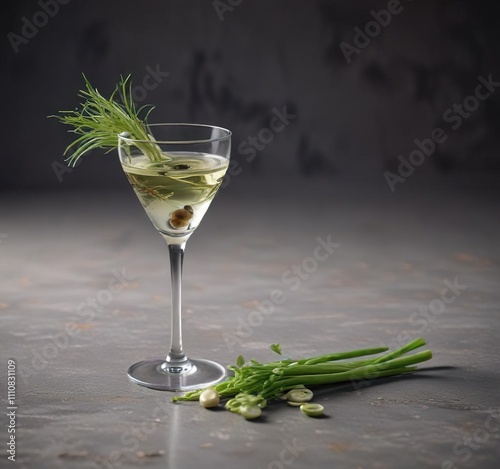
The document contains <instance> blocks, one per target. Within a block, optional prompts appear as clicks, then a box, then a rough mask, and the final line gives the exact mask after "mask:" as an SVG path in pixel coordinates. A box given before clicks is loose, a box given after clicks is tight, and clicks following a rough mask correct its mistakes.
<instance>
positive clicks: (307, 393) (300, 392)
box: [286, 388, 313, 402]
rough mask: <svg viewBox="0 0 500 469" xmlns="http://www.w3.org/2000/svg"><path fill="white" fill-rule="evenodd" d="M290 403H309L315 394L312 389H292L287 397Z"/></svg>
mask: <svg viewBox="0 0 500 469" xmlns="http://www.w3.org/2000/svg"><path fill="white" fill-rule="evenodd" d="M286 398H287V400H288V401H292V402H309V401H310V400H311V399H312V398H313V392H312V391H311V390H310V389H307V388H304V389H292V390H291V391H289V392H288V394H287V395H286Z"/></svg>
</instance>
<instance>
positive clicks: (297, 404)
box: [286, 401, 303, 407]
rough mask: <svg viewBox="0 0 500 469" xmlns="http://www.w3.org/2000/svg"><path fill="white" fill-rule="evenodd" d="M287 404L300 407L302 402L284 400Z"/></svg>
mask: <svg viewBox="0 0 500 469" xmlns="http://www.w3.org/2000/svg"><path fill="white" fill-rule="evenodd" d="M286 403H287V404H288V405H291V406H292V407H300V406H301V405H302V404H303V402H294V401H286Z"/></svg>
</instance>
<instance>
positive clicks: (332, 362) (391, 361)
mask: <svg viewBox="0 0 500 469" xmlns="http://www.w3.org/2000/svg"><path fill="white" fill-rule="evenodd" d="M423 345H425V341H424V339H422V338H420V337H419V338H417V339H415V340H413V341H411V342H410V343H408V344H406V345H404V346H403V347H400V348H398V349H397V350H394V351H392V352H388V350H389V349H388V347H376V348H368V349H360V350H352V351H349V352H340V353H331V354H327V355H321V356H316V357H311V358H305V359H302V360H293V359H283V360H279V361H273V362H269V363H259V362H257V361H255V360H250V362H249V363H245V360H244V358H243V357H242V356H239V357H238V359H237V360H236V365H232V366H229V367H228V368H229V369H230V370H231V371H233V372H234V376H231V377H230V378H228V379H227V380H225V381H223V382H221V383H218V384H216V385H215V386H212V389H214V390H215V391H216V392H217V393H218V395H219V396H220V398H232V397H235V396H237V395H239V394H244V395H255V396H259V397H260V398H262V399H265V400H269V399H277V398H279V397H280V396H282V395H283V393H285V392H287V391H289V390H291V389H294V388H297V387H300V386H319V385H328V384H335V383H344V382H355V381H360V380H372V379H376V378H383V377H387V376H395V375H403V374H407V373H413V372H414V371H416V370H417V367H416V366H415V365H417V364H418V363H421V362H424V361H427V360H430V359H431V358H432V352H431V351H430V350H424V351H421V352H417V353H414V354H410V355H407V354H408V353H409V352H412V351H414V350H415V349H417V348H419V347H422V346H423ZM271 350H273V351H274V352H277V353H279V354H280V355H281V348H280V345H279V344H274V345H271ZM384 352H387V353H384ZM380 353H383V355H380V356H378V357H376V358H370V359H367V358H364V359H361V360H350V359H352V358H358V357H366V356H370V355H375V354H380ZM202 392H203V389H198V390H195V391H190V392H188V393H186V394H184V395H182V396H175V397H173V398H172V400H173V401H174V402H179V401H198V400H199V399H200V395H201V393H202Z"/></svg>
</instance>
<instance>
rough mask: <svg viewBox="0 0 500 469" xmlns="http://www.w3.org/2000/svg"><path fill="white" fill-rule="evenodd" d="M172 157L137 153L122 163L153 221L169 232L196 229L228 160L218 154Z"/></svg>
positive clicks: (186, 154)
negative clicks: (155, 158) (162, 159)
mask: <svg viewBox="0 0 500 469" xmlns="http://www.w3.org/2000/svg"><path fill="white" fill-rule="evenodd" d="M169 157H171V158H172V159H171V160H170V161H165V162H161V163H152V162H151V161H150V160H149V158H147V157H146V156H144V157H135V158H134V159H133V166H131V165H130V166H129V165H127V164H125V163H123V164H122V166H123V169H124V171H125V174H126V175H127V178H128V180H129V182H130V184H131V185H132V187H133V189H134V191H135V193H136V194H137V197H138V198H139V200H140V201H141V203H142V206H143V207H144V210H146V213H147V214H148V216H149V218H150V219H151V221H152V222H153V225H154V226H155V227H156V228H157V229H158V230H159V231H161V232H162V233H164V234H167V235H169V236H184V235H186V234H189V233H192V232H193V230H195V229H196V227H197V226H198V224H199V223H200V222H201V220H202V218H203V216H204V215H205V213H206V211H207V210H208V207H209V206H210V203H211V202H212V199H213V198H214V196H215V194H216V193H217V190H218V189H219V187H220V185H221V183H222V178H223V177H224V174H225V173H226V170H227V166H228V161H227V159H225V158H222V157H221V156H217V155H209V154H200V153H173V154H170V153H169Z"/></svg>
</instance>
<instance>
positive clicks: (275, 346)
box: [270, 344, 281, 355]
mask: <svg viewBox="0 0 500 469" xmlns="http://www.w3.org/2000/svg"><path fill="white" fill-rule="evenodd" d="M270 348H271V350H272V351H273V352H276V353H277V354H278V355H281V345H280V344H272V345H271V347H270Z"/></svg>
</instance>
